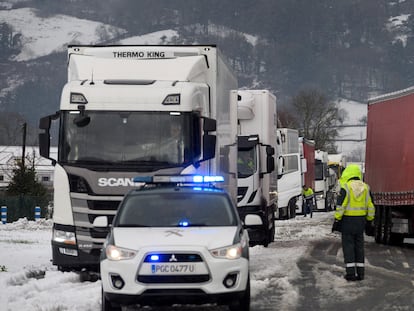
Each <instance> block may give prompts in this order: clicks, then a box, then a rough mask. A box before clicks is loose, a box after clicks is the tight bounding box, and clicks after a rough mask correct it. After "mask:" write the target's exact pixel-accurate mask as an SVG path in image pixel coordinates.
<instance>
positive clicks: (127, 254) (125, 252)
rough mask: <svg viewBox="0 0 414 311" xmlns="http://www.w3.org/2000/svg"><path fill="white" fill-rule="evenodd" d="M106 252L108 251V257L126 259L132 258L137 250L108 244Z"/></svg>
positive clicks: (110, 258)
mask: <svg viewBox="0 0 414 311" xmlns="http://www.w3.org/2000/svg"><path fill="white" fill-rule="evenodd" d="M105 253H106V257H107V258H108V259H109V260H115V261H118V260H125V259H131V258H133V257H134V256H135V255H136V253H137V252H136V251H133V250H130V249H126V248H122V247H117V246H115V245H111V244H109V245H107V246H106V248H105Z"/></svg>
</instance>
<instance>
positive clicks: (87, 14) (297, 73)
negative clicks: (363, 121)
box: [0, 0, 414, 144]
mask: <svg viewBox="0 0 414 311" xmlns="http://www.w3.org/2000/svg"><path fill="white" fill-rule="evenodd" d="M143 8H145V9H143ZM413 10H414V3H412V2H411V1H404V0H380V1H379V0H364V1H360V0H340V1H335V2H332V1H330V0H317V1H306V0H277V1H266V0H257V1H247V0H238V1H218V0H210V1H207V0H200V1H197V6H194V2H192V1H191V0H175V1H168V0H157V1H148V0H140V1H132V0H108V1H98V0H89V1H80V0H64V1H59V2H56V1H53V0H43V1H31V0H5V1H3V2H1V3H0V20H2V21H3V22H2V23H1V24H0V46H1V51H2V53H1V56H0V68H1V70H0V111H2V112H3V113H2V118H3V119H2V120H0V121H1V122H0V124H2V125H1V127H0V140H1V143H3V144H8V143H10V141H11V140H13V139H14V140H15V141H17V139H16V132H18V129H16V128H13V127H12V126H10V125H8V127H7V126H6V123H7V122H6V121H9V120H11V119H14V120H18V122H22V121H23V120H26V121H27V122H29V125H31V126H32V128H36V127H37V121H38V119H39V117H40V116H42V115H46V114H50V113H52V112H54V111H55V110H57V109H58V102H59V97H60V89H61V87H62V86H63V84H64V83H65V80H66V60H67V59H66V53H65V50H66V46H67V45H68V44H117V43H122V44H217V45H218V47H219V48H220V49H221V50H222V52H223V53H224V54H225V55H226V57H227V58H228V59H229V61H230V64H231V65H232V66H233V68H234V70H235V72H236V73H237V75H238V79H239V87H240V88H267V89H270V90H271V91H272V92H273V93H275V94H276V95H277V98H278V102H279V107H283V106H288V105H289V100H290V98H291V97H292V96H294V95H295V94H296V93H297V92H298V91H299V90H301V89H305V88H315V89H318V90H320V91H321V92H323V93H325V94H327V95H328V96H329V97H330V98H331V99H332V100H335V101H336V100H337V99H339V98H342V99H345V101H352V102H360V103H365V102H366V100H367V98H369V97H372V96H376V95H379V94H382V93H387V92H390V91H394V90H398V89H402V88H406V87H409V86H411V85H413V84H414V74H413V72H414V70H412V69H414V68H413V66H414V64H413V63H412V61H411V57H412V55H413V52H414V51H413V44H412V41H413V40H412V37H413V36H412V34H413V31H412V28H413V18H412V12H413ZM15 113H16V114H19V115H21V117H18V116H16V115H14V114H15ZM10 127H12V129H10ZM6 132H7V135H6V134H5V133H6Z"/></svg>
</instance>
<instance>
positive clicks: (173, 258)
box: [169, 254, 177, 262]
mask: <svg viewBox="0 0 414 311" xmlns="http://www.w3.org/2000/svg"><path fill="white" fill-rule="evenodd" d="M169 261H170V262H171V261H177V258H175V255H174V254H172V255H171V257H170V260H169Z"/></svg>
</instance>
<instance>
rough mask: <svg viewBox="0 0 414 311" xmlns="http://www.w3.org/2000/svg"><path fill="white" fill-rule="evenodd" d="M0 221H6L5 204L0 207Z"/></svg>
mask: <svg viewBox="0 0 414 311" xmlns="http://www.w3.org/2000/svg"><path fill="white" fill-rule="evenodd" d="M1 223H2V224H5V223H7V206H2V207H1Z"/></svg>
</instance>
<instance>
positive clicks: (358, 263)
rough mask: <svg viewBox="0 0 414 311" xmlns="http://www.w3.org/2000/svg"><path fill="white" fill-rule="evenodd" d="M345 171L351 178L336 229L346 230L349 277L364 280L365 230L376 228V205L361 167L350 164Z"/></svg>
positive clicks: (344, 243)
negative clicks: (364, 179) (363, 177)
mask: <svg viewBox="0 0 414 311" xmlns="http://www.w3.org/2000/svg"><path fill="white" fill-rule="evenodd" d="M343 174H345V176H347V180H346V181H345V180H344V181H343V183H342V184H341V191H340V193H339V196H338V200H337V205H336V211H335V221H334V224H333V226H332V232H333V231H341V232H342V251H343V253H344V262H345V271H346V274H345V279H346V280H347V281H356V280H358V281H360V280H363V279H364V274H365V264H364V262H365V253H364V229H365V230H366V231H367V233H368V231H372V230H371V229H370V228H373V227H372V223H373V220H374V217H375V207H374V204H373V202H372V199H371V195H370V191H369V186H368V185H367V184H366V183H364V182H363V181H362V173H361V169H360V167H359V166H358V165H356V164H350V165H348V166H347V167H346V168H345V170H344V172H343Z"/></svg>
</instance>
